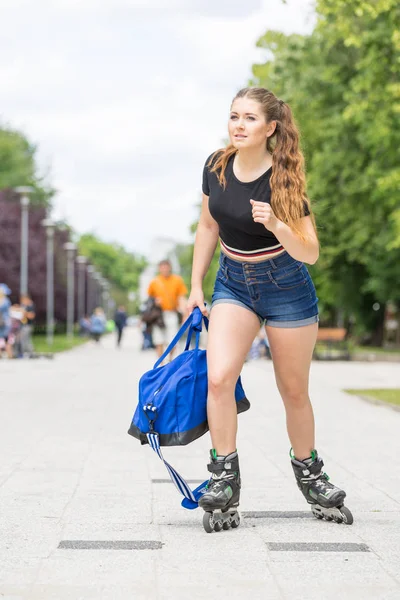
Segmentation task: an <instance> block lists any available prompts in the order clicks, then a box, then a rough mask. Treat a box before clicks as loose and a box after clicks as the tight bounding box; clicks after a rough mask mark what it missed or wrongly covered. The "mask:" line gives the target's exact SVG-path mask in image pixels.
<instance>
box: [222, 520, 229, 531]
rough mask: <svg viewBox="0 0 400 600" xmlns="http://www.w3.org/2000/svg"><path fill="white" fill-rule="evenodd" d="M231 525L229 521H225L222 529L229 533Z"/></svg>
mask: <svg viewBox="0 0 400 600" xmlns="http://www.w3.org/2000/svg"><path fill="white" fill-rule="evenodd" d="M230 526H231V524H230V522H229V521H224V522H223V523H222V529H224V530H225V531H227V530H228V529H229V528H230Z"/></svg>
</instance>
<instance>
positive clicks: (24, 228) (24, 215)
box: [15, 185, 33, 294]
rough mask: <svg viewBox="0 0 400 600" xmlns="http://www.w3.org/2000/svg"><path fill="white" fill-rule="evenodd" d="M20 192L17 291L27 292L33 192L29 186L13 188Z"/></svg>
mask: <svg viewBox="0 0 400 600" xmlns="http://www.w3.org/2000/svg"><path fill="white" fill-rule="evenodd" d="M15 191H16V192H17V194H20V196H21V198H20V203H21V267H20V282H19V293H20V294H27V293H28V240H29V211H28V207H29V194H30V193H31V192H33V188H31V187H30V186H25V185H21V186H19V187H16V188H15Z"/></svg>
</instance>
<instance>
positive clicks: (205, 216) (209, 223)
mask: <svg viewBox="0 0 400 600" xmlns="http://www.w3.org/2000/svg"><path fill="white" fill-rule="evenodd" d="M218 237H219V227H218V223H217V222H216V221H215V220H214V219H213V218H212V216H211V214H210V211H209V208H208V196H206V195H205V194H203V201H202V207H201V214H200V220H199V224H198V226H197V231H196V239H195V242H194V252H193V264H192V287H191V291H190V297H189V300H188V311H189V312H191V311H192V310H193V309H194V307H195V306H198V307H199V308H200V310H201V311H202V313H203V314H206V313H207V310H206V308H205V306H204V294H203V289H202V287H203V279H204V277H205V275H206V273H207V271H208V268H209V266H210V263H211V260H212V257H213V256H214V252H215V249H216V247H217V244H218Z"/></svg>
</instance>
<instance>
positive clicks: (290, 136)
mask: <svg viewBox="0 0 400 600" xmlns="http://www.w3.org/2000/svg"><path fill="white" fill-rule="evenodd" d="M244 97H246V98H249V99H250V100H255V101H256V102H258V103H259V104H260V105H261V107H262V111H263V114H264V116H265V120H266V122H267V123H270V122H271V121H276V128H275V131H274V133H273V134H272V135H271V136H270V137H269V138H268V140H267V144H266V148H267V150H268V152H270V153H271V154H272V175H271V179H270V185H271V207H272V210H273V211H274V213H275V215H276V216H277V217H278V219H279V220H281V221H283V222H284V223H286V224H287V225H288V226H289V227H290V228H291V229H292V230H293V231H294V232H295V233H296V234H297V235H298V236H299V237H300V238H301V239H302V240H303V241H305V237H304V234H303V233H302V231H301V229H300V221H299V220H300V219H301V217H303V216H304V206H305V205H306V206H307V207H308V209H309V211H310V216H311V220H312V222H313V225H314V229H315V230H316V224H315V218H314V215H313V213H312V209H311V204H310V200H309V198H308V196H307V192H306V177H305V172H304V157H303V154H302V152H301V149H300V134H299V130H298V128H297V126H296V123H295V121H294V118H293V115H292V111H291V109H290V107H289V105H288V104H286V103H285V102H283V101H282V100H279V99H278V98H277V97H276V96H275V94H273V93H272V92H270V91H269V90H267V89H265V88H260V87H251V88H243V89H242V90H240V91H239V92H238V93H237V94H236V96H235V97H234V99H233V101H232V104H233V102H234V101H235V100H236V99H237V98H244ZM236 153H237V149H236V148H235V147H234V146H233V145H232V144H228V146H227V147H226V148H222V149H220V150H217V151H216V152H214V154H213V155H212V157H211V159H210V161H209V163H208V166H209V167H210V170H211V171H212V172H215V173H216V174H217V177H218V180H219V182H220V184H221V185H222V186H223V187H225V186H226V178H225V169H226V166H227V164H228V161H229V159H230V158H231V157H232V156H234V155H235V154H236Z"/></svg>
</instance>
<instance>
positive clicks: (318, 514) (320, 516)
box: [311, 506, 324, 519]
mask: <svg viewBox="0 0 400 600" xmlns="http://www.w3.org/2000/svg"><path fill="white" fill-rule="evenodd" d="M311 512H312V514H313V515H314V517H315V518H316V519H323V518H324V515H323V514H322V512H321V510H319V509H318V507H317V506H312V507H311Z"/></svg>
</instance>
